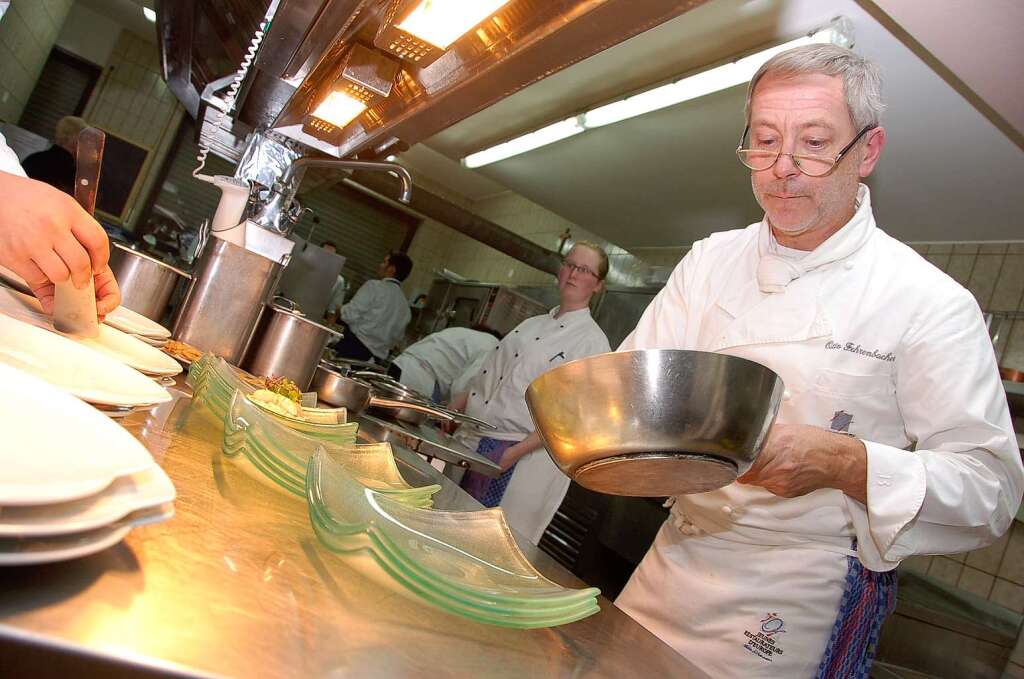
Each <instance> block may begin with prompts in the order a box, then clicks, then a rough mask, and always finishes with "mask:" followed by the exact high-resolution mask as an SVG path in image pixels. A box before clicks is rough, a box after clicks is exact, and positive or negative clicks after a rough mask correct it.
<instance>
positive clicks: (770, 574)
mask: <svg viewBox="0 0 1024 679" xmlns="http://www.w3.org/2000/svg"><path fill="white" fill-rule="evenodd" d="M769 243H770V230H769V229H768V226H767V224H766V223H765V222H762V223H759V224H753V225H751V226H749V227H747V228H746V229H742V230H737V231H728V232H722V233H717V234H714V235H712V236H711V237H710V238H707V239H705V240H703V241H700V242H698V243H696V244H695V245H694V247H693V249H692V250H691V251H690V252H689V253H688V254H687V256H686V257H685V258H684V259H683V261H682V262H681V263H680V264H679V265H678V266H677V267H676V269H675V271H674V272H673V273H672V276H671V277H670V279H669V281H668V283H667V284H666V286H665V288H664V289H663V290H662V291H661V292H660V293H659V294H658V296H657V297H656V298H655V299H654V301H653V302H652V303H651V305H650V306H649V307H648V309H647V310H646V311H645V313H644V315H643V317H642V318H641V320H640V322H639V324H638V325H637V328H636V330H635V331H634V332H633V333H632V334H631V335H630V336H629V337H628V338H626V340H625V341H624V342H623V344H622V346H621V347H620V350H628V349H636V348H663V349H698V350H704V351H717V352H720V353H725V354H732V355H735V356H741V357H744V358H748V359H751V360H754V361H757V362H759V363H762V364H764V365H766V366H768V367H769V368H771V369H772V370H774V371H775V372H777V373H778V374H779V375H780V376H781V377H782V380H783V382H784V383H785V392H784V396H783V401H782V404H781V408H780V411H779V415H778V419H777V421H778V422H779V423H799V424H810V425H814V426H818V427H822V428H825V429H832V430H836V431H842V432H845V433H849V434H852V435H854V436H856V437H858V438H860V439H861V440H863V441H864V444H865V446H866V448H867V458H868V460H867V461H868V470H867V497H868V504H867V506H865V505H862V504H861V503H859V502H857V501H856V500H853V499H852V498H850V497H847V496H846V495H845V494H843V493H842V492H840V491H838V490H819V491H815V492H813V493H810V494H808V495H805V496H803V497H798V498H792V499H785V498H780V497H776V496H775V495H772V494H771V493H769V492H768V491H766V490H764V489H762V488H760V487H756V486H748V485H743V484H732V485H730V486H727V487H725V488H722V489H720V490H716V491H712V492H709V493H702V494H697V495H685V496H679V497H677V498H676V499H675V504H674V506H673V507H672V514H673V516H672V517H671V519H670V521H667V522H666V524H665V525H664V526H663V527H662V533H661V534H659V537H658V539H657V540H656V544H655V547H653V548H652V550H651V551H650V552H648V555H647V556H646V557H645V558H644V561H643V563H642V564H641V566H640V568H639V569H638V571H637V573H636V574H635V575H634V578H633V580H632V581H631V582H630V584H629V585H628V586H627V588H626V590H625V591H624V592H623V594H622V596H620V598H619V600H618V601H617V602H616V603H618V604H619V605H620V606H621V607H623V608H624V609H625V610H627V612H630V613H631V614H634V613H635V614H636V617H638V619H640V620H641V622H643V623H644V624H645V626H648V627H649V628H650V629H651V630H652V631H653V632H655V634H657V635H658V636H660V637H662V638H663V639H664V640H665V641H667V642H668V643H670V644H672V645H673V646H675V647H676V648H677V649H678V650H680V651H681V652H683V653H684V654H686V655H687V657H689V658H690V659H691V660H694V661H697V662H698V664H702V665H703V666H704V667H705V669H707V668H713V669H715V670H716V671H728V672H731V673H733V676H741V675H742V676H760V675H759V674H758V672H757V670H756V664H755V666H748V665H747V664H743V663H747V661H749V660H750V657H756V656H754V655H753V654H751V653H737V654H735V658H734V659H737V660H736V662H740V663H741V664H737V665H732V664H729V663H731V662H733V660H730V658H733V655H732V652H733V651H734V650H735V649H736V648H742V642H743V641H744V638H743V633H744V631H745V630H747V631H749V630H750V629H755V628H756V627H751V626H752V625H755V623H756V622H757V621H756V620H752V619H750V618H751V617H752V616H756V615H765V614H767V613H779V614H780V615H781V614H782V611H783V610H789V609H793V606H794V605H795V604H796V603H797V602H796V599H795V598H794V597H801V596H809V592H810V591H811V589H813V590H814V591H815V592H816V593H817V594H821V593H822V592H825V594H826V596H825V598H826V599H829V600H832V599H834V600H835V601H838V597H839V596H840V595H841V583H839V586H840V589H839V590H838V591H831V592H830V593H829V592H827V591H826V590H827V589H828V585H826V582H828V583H832V584H833V585H835V583H836V582H837V580H836V576H837V574H841V573H842V572H844V571H845V565H844V562H845V560H844V559H841V558H836V559H834V564H833V565H832V566H827V565H821V564H819V565H818V567H817V572H816V569H812V568H808V563H809V562H808V561H807V558H808V557H807V556H806V553H807V552H808V549H807V548H810V549H811V550H813V551H815V553H817V554H818V555H819V558H818V560H819V561H820V560H822V559H825V560H827V559H828V557H827V556H825V555H827V554H834V555H835V556H836V557H839V556H841V555H842V554H845V553H848V551H849V548H850V546H851V541H852V540H851V539H852V538H856V541H857V550H856V556H857V557H858V558H859V559H860V560H861V562H862V563H863V564H864V565H865V566H866V567H867V568H869V569H871V570H876V571H884V570H890V569H892V568H895V567H896V566H897V565H898V564H899V562H900V561H901V560H902V559H905V558H907V557H908V556H910V555H912V554H941V553H952V552H963V551H968V550H972V549H977V548H979V547H982V546H984V545H986V544H989V543H991V542H993V541H994V540H995V539H996V538H997V537H998V536H999V535H1001V534H1002V533H1003V532H1005V531H1006V530H1007V528H1008V526H1009V525H1010V521H1011V520H1012V518H1013V516H1014V514H1015V513H1016V511H1017V508H1018V506H1019V504H1020V500H1021V488H1022V482H1024V470H1022V465H1021V458H1020V453H1019V452H1018V450H1017V445H1016V442H1015V437H1014V433H1013V429H1012V426H1011V423H1010V417H1009V412H1008V410H1007V405H1006V395H1005V393H1004V391H1003V388H1002V384H1001V382H1000V379H999V374H998V370H997V368H996V362H995V357H994V354H993V350H992V343H991V341H990V340H989V336H988V333H987V331H986V329H985V324H984V321H983V319H982V315H981V312H980V310H979V308H978V305H977V303H976V302H975V301H974V298H973V297H972V296H971V294H970V293H969V292H968V291H967V290H965V289H964V288H963V287H961V286H960V285H958V284H957V283H956V282H955V281H953V280H952V279H951V278H949V277H948V276H946V275H945V274H944V273H942V272H941V271H939V270H938V269H936V268H935V267H933V266H932V265H931V264H930V263H928V262H927V261H926V260H924V259H923V258H922V257H921V256H920V255H918V254H917V253H915V252H914V251H913V250H912V249H911V248H909V247H907V246H906V245H904V244H902V243H900V242H898V241H896V240H894V239H893V238H891V237H889V236H888V235H887V234H885V233H884V232H882V231H881V230H880V229H877V228H876V227H875V222H874V217H873V214H872V212H871V202H870V194H869V192H868V189H867V187H866V186H863V185H862V186H861V187H860V192H859V195H858V209H857V212H856V214H855V215H854V217H853V219H852V220H851V221H850V222H849V223H848V224H847V225H846V226H844V227H843V228H842V229H841V230H840V231H839V232H837V233H836V234H834V235H833V236H832V237H831V238H829V239H828V240H827V241H826V242H825V243H823V244H822V245H820V246H819V247H818V248H817V249H815V250H814V251H812V252H811V253H810V254H809V255H808V256H806V257H805V258H803V259H801V260H799V261H794V260H784V261H783V260H781V259H780V258H778V257H773V256H772V255H771V254H770V253H769V252H768V248H767V245H768V244H769ZM759 279H760V280H759ZM764 289H774V290H779V291H778V292H764V291H763V290H764ZM666 531H667V532H666ZM688 541H689V543H692V545H693V548H692V549H690V548H689V547H688V546H687V544H688ZM709 541H710V542H709ZM720 542H724V543H725V545H726V549H725V552H726V553H728V545H729V544H730V543H731V544H734V545H735V546H736V552H737V557H738V558H737V559H730V558H725V557H723V558H721V559H715V558H712V559H711V562H707V561H706V559H707V558H708V555H709V554H711V553H713V552H714V548H712V547H709V546H708V545H709V544H712V543H713V544H714V545H718V544H719V543H720ZM751 545H753V546H762V547H764V548H765V549H764V553H765V557H764V561H765V563H764V564H763V565H764V566H767V565H768V563H769V562H770V565H771V568H770V569H768V568H767V567H765V568H764V569H763V570H762V571H760V572H761V573H762V575H761V576H760V577H758V575H757V573H755V572H751V571H750V568H749V558H746V557H742V556H741V554H742V553H745V552H746V551H749V548H750V546H751ZM787 547H788V548H789V549H787ZM755 552H756V549H755ZM769 555H770V556H769ZM787 555H790V556H787ZM750 558H753V557H750ZM708 563H711V564H712V565H711V566H709V565H708ZM696 564H703V565H704V566H706V567H713V568H714V570H715V579H716V581H717V582H718V583H719V587H718V588H709V587H706V586H704V585H702V584H701V582H700V579H699V578H695V577H694V574H693V572H692V571H691V568H692V567H694V565H696ZM780 569H783V570H784V569H790V570H791V571H792V572H791V573H787V574H782V573H781V572H780ZM819 580H820V581H823V582H821V587H811V588H810V589H808V588H807V587H808V584H809V585H816V584H818V582H819ZM786 582H792V583H800V582H803V583H805V584H804V585H799V586H798V585H793V586H791V587H786V586H783V585H782V584H780V583H786ZM653 583H661V585H662V586H661V587H659V588H658V589H657V590H654V589H652V584H653ZM722 586H725V587H726V589H727V590H728V591H730V592H732V594H731V595H730V596H735V595H736V593H738V594H739V596H740V597H741V598H746V599H748V600H749V601H751V602H755V603H756V604H758V605H755V606H754V608H755V609H759V608H764V609H765V610H760V611H757V610H755V611H754V612H752V613H751V612H748V613H749V614H745V615H746V617H742V618H741V617H734V616H738V615H744V614H737V613H735V611H731V610H730V609H729V608H727V607H724V608H723V607H722V606H723V605H725V606H727V605H728V603H727V598H725V597H723V596H720V595H721V594H722V592H724V591H725V590H722V589H721V587H722ZM800 587H803V588H804V591H803V592H801V591H799V589H800ZM822 587H824V588H825V589H822ZM787 606H788V609H787ZM776 608H778V609H779V610H776ZM682 610H687V611H689V613H688V614H687V615H685V616H684V615H683V614H682V613H679V611H682ZM673 611H675V612H676V614H674V613H673ZM705 614H706V615H707V616H723V621H724V622H723V624H724V625H725V628H726V629H728V630H731V632H730V635H731V636H727V637H724V638H722V639H720V640H717V641H716V640H714V639H708V640H704V641H700V637H701V634H702V633H701V632H700V631H699V630H698V629H697V628H698V627H699V626H700V625H701V624H702V621H703V620H706V618H705V617H704V616H705ZM808 614H809V613H808V611H807V610H806V609H803V610H800V611H796V612H793V613H792V616H797V617H801V618H802V619H803V620H804V621H806V616H807V615H808ZM694 616H697V617H696V618H694ZM792 616H791V617H792ZM817 617H818V618H819V619H818V620H816V621H814V624H813V625H812V626H811V627H810V628H808V629H819V628H820V629H822V630H823V633H824V634H826V635H827V632H828V629H829V628H830V627H831V625H832V622H833V621H834V618H835V608H834V607H832V608H831V609H828V610H825V611H823V612H821V613H819V614H818V616H817ZM737 635H739V636H737ZM786 636H787V639H786V642H787V643H788V644H789V645H790V646H791V647H792V648H793V649H794V650H796V651H797V652H795V653H791V655H793V656H797V655H800V653H799V646H800V644H804V645H807V644H810V646H811V647H810V648H808V649H805V651H806V652H805V654H804V655H805V656H806V657H805V658H804V660H805V661H807V658H812V657H813V656H814V655H815V654H817V656H818V657H820V653H821V651H822V650H823V647H821V646H819V647H818V648H817V650H814V648H813V646H814V645H815V644H820V641H821V639H820V638H818V639H810V636H813V635H812V634H811V633H810V632H808V633H807V634H806V635H805V639H804V640H800V639H798V638H797V635H795V634H789V635H786ZM747 641H749V640H747ZM737 643H740V645H739V646H736V644H737ZM702 656H703V657H704V658H705V662H703V663H702V662H700V658H701V657H702ZM748 656H749V657H748ZM780 659H781V656H780V657H779V658H776V660H777V661H781V660H780ZM807 662H810V661H807ZM721 663H725V664H724V665H723V664H721ZM800 667H803V665H799V664H798V665H793V666H792V667H791V668H790V669H792V671H793V672H795V674H792V675H791V674H784V675H783V674H778V672H779V671H780V670H781V669H782V667H781V666H780V665H778V664H776V665H774V667H773V669H771V670H770V671H769V670H765V671H766V672H768V674H767V675H766V676H769V675H771V674H772V672H774V673H775V674H774V676H800V675H802V674H803V671H802V670H801V669H799V668H800ZM736 672H739V673H736Z"/></svg>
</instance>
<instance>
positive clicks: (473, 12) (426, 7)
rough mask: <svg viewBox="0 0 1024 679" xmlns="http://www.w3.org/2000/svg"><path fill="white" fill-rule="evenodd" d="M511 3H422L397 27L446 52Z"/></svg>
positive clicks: (484, 0)
mask: <svg viewBox="0 0 1024 679" xmlns="http://www.w3.org/2000/svg"><path fill="white" fill-rule="evenodd" d="M508 2H509V0H422V1H421V2H420V4H419V5H417V6H416V8H415V9H414V10H413V11H412V12H410V13H409V15H408V16H407V17H405V19H403V20H402V21H401V23H399V24H397V27H398V28H400V29H402V30H403V31H405V32H406V33H411V34H412V35H415V36H416V37H417V38H420V39H421V40H426V41H427V42H429V43H430V44H431V45H435V46H437V47H440V48H441V49H446V48H447V47H448V45H450V44H452V43H453V42H455V41H456V40H458V39H459V37H460V36H461V35H462V34H463V33H465V32H466V31H468V30H469V29H471V28H473V27H474V26H476V25H477V24H478V23H480V22H481V21H483V20H484V19H486V18H487V17H489V16H490V15H492V14H494V13H495V12H496V11H498V9H500V8H501V7H502V6H503V5H506V4H508Z"/></svg>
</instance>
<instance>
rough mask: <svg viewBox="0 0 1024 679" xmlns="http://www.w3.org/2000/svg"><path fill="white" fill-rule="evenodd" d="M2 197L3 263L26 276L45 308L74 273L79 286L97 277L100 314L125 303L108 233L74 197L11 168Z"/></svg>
mask: <svg viewBox="0 0 1024 679" xmlns="http://www.w3.org/2000/svg"><path fill="white" fill-rule="evenodd" d="M0 196H3V199H2V200H0V264H3V265H4V266H6V267H7V268H9V269H11V270H12V271H14V273H16V274H18V275H19V276H21V277H22V278H24V279H25V281H26V282H27V283H28V285H29V287H30V288H32V291H33V293H35V295H36V297H38V298H39V301H40V302H41V303H42V305H43V310H44V311H46V313H52V311H53V284H54V283H61V282H64V281H66V280H68V279H69V278H70V279H71V281H72V282H73V283H74V284H75V286H76V287H79V288H80V287H82V286H83V285H85V284H86V282H87V281H88V280H89V277H90V276H94V285H95V287H96V298H97V300H96V311H97V313H98V314H99V315H100V316H102V315H104V314H106V313H109V312H110V311H112V310H113V309H114V308H115V307H116V306H117V305H118V304H120V303H121V295H120V292H119V290H118V287H117V281H115V280H114V276H113V273H111V271H110V267H109V266H108V264H107V261H108V259H109V257H110V246H109V243H108V241H107V234H106V233H105V232H104V231H103V228H102V227H101V226H100V225H99V223H98V222H97V221H96V220H95V219H93V218H92V217H90V216H89V215H88V214H87V213H86V212H85V210H83V209H82V208H81V206H79V205H78V203H76V202H75V201H74V199H73V198H71V196H69V195H67V194H66V193H63V192H61V191H58V190H57V189H55V188H53V187H52V186H49V185H47V184H44V183H42V182H37V181H34V180H32V179H26V178H24V177H19V176H17V175H13V174H9V173H6V172H0Z"/></svg>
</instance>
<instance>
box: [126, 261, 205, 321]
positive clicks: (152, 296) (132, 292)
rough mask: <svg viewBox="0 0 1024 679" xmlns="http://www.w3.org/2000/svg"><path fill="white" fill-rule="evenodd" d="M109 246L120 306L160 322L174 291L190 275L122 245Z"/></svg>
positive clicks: (189, 278)
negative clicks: (119, 294)
mask: <svg viewBox="0 0 1024 679" xmlns="http://www.w3.org/2000/svg"><path fill="white" fill-rule="evenodd" d="M110 245H111V246H112V247H111V248H110V270H111V271H113V272H114V278H116V279H117V285H118V287H119V288H120V289H121V304H122V305H123V306H125V307H127V308H129V309H131V310H132V311H135V312H138V313H140V314H142V315H143V316H145V317H146V318H149V319H152V320H154V321H156V322H157V323H159V322H160V320H161V319H162V318H163V315H164V312H165V311H166V310H167V303H168V302H169V301H170V299H171V295H172V294H173V293H174V288H175V287H177V285H178V283H179V282H181V281H182V280H191V278H192V275H191V274H188V273H185V272H184V271H182V270H181V269H176V268H174V267H173V266H171V265H169V264H165V263H163V262H161V261H160V260H158V259H155V258H153V257H150V256H149V255H146V254H143V253H141V252H138V251H136V250H132V249H131V248H130V247H128V246H126V245H122V244H121V243H117V242H114V241H111V243H110Z"/></svg>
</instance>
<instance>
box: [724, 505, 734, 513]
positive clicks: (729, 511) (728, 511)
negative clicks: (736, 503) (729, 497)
mask: <svg viewBox="0 0 1024 679" xmlns="http://www.w3.org/2000/svg"><path fill="white" fill-rule="evenodd" d="M722 511H723V512H725V513H726V514H732V507H730V506H729V505H722Z"/></svg>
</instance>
